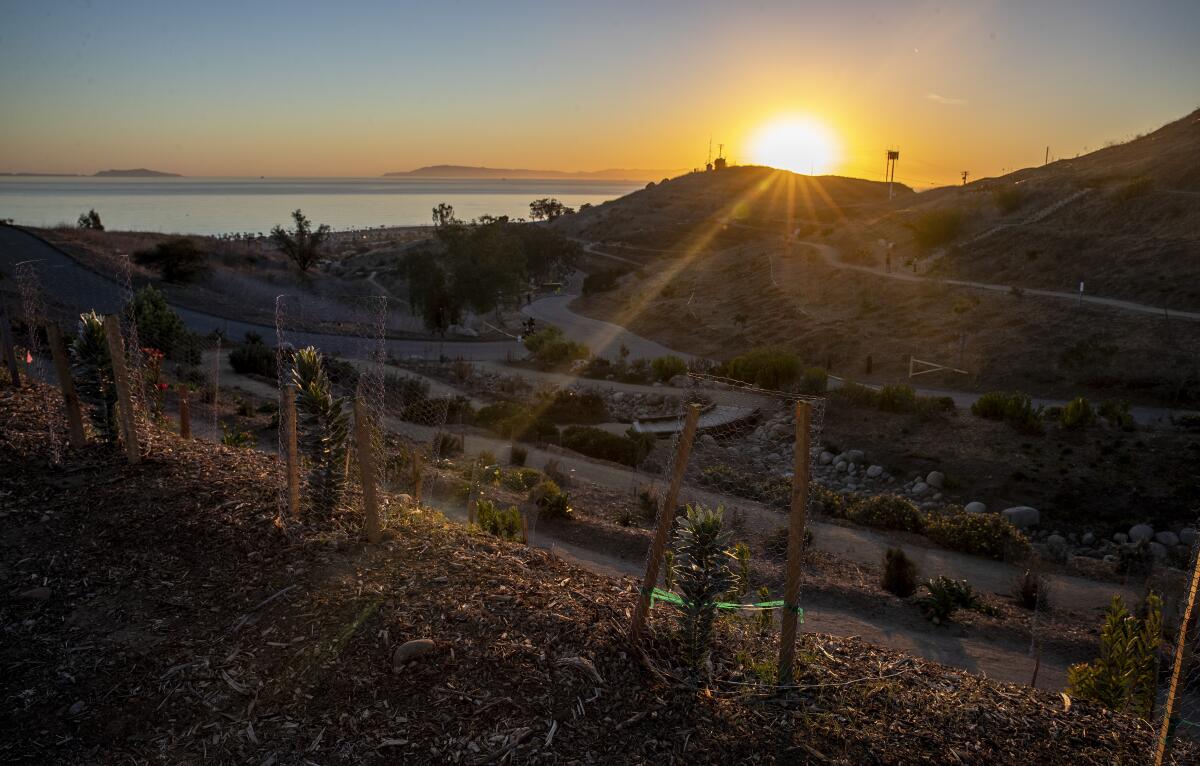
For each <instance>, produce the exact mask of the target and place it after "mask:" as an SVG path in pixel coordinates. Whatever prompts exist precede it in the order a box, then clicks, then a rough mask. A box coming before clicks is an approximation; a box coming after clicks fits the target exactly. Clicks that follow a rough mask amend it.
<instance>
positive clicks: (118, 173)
mask: <svg viewBox="0 0 1200 766" xmlns="http://www.w3.org/2000/svg"><path fill="white" fill-rule="evenodd" d="M95 177H96V178H182V177H183V176H181V175H179V174H178V173H164V172H163V171H161V170H149V169H147V168H131V169H129V170H101V171H100V172H98V173H96V175H95Z"/></svg>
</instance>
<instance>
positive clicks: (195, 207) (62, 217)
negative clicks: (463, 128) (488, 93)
mask: <svg viewBox="0 0 1200 766" xmlns="http://www.w3.org/2000/svg"><path fill="white" fill-rule="evenodd" d="M642 186H643V184H642V183H639V182H626V181H589V180H557V179H552V180H528V179H519V180H511V181H510V180H500V179H495V180H493V179H478V180H467V179H463V180H460V179H453V180H437V179H413V178H90V177H85V178H46V177H16V176H9V177H0V218H8V219H12V221H13V222H14V223H17V224H25V225H28V226H54V225H57V224H62V223H66V224H70V225H74V224H75V220H76V219H77V218H78V217H79V214H80V213H85V212H87V211H88V210H89V209H92V208H94V209H95V210H96V212H97V213H99V214H100V218H101V220H102V221H103V222H104V225H105V228H108V229H112V230H122V231H154V232H170V233H179V234H234V233H259V232H263V233H265V232H268V231H270V230H271V227H273V226H274V225H275V224H284V225H287V224H289V222H290V220H291V219H290V217H289V216H290V215H291V212H292V211H293V210H295V209H296V208H300V209H302V210H303V211H304V213H305V215H307V216H308V217H309V219H310V220H311V221H313V223H314V224H319V223H325V224H329V226H330V227H332V228H333V229H334V230H346V229H368V228H375V227H380V226H413V225H424V224H429V223H431V222H432V219H431V211H432V209H433V207H434V206H435V205H437V204H438V203H439V202H446V203H449V204H451V205H453V206H454V210H455V213H456V214H457V216H458V217H459V218H461V219H463V220H470V219H472V218H477V217H479V216H481V215H494V216H500V215H507V216H509V217H511V218H522V217H528V216H529V203H530V202H531V201H532V200H535V199H538V198H541V197H556V198H557V199H558V200H560V201H561V202H562V203H563V204H565V205H568V206H570V207H575V208H578V207H579V206H580V205H581V204H583V203H585V202H590V203H591V204H593V205H595V204H599V203H601V202H604V201H606V200H610V199H614V198H616V197H620V196H622V195H624V194H628V193H629V192H631V191H634V190H636V189H640V188H642Z"/></svg>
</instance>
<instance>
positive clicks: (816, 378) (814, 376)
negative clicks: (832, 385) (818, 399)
mask: <svg viewBox="0 0 1200 766" xmlns="http://www.w3.org/2000/svg"><path fill="white" fill-rule="evenodd" d="M828 388H829V373H828V372H826V371H825V368H824V367H806V368H805V369H804V373H803V374H802V375H801V377H800V391H801V393H805V394H812V395H813V396H816V395H819V394H823V393H825V391H826V389H828Z"/></svg>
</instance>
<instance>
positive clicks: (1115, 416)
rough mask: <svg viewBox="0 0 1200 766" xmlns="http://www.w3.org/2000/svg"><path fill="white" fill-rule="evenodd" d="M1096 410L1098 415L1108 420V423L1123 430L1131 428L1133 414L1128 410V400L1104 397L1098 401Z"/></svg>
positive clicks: (1132, 425)
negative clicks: (1098, 405) (1098, 404)
mask: <svg viewBox="0 0 1200 766" xmlns="http://www.w3.org/2000/svg"><path fill="white" fill-rule="evenodd" d="M1097 412H1098V414H1099V415H1100V417H1102V418H1104V419H1105V420H1107V421H1108V424H1109V425H1111V426H1113V427H1115V428H1120V429H1123V430H1125V431H1130V430H1133V427H1134V421H1133V415H1131V414H1130V412H1129V402H1127V401H1123V400H1122V401H1117V400H1115V399H1105V400H1104V401H1102V402H1100V407H1099V409H1098V410H1097Z"/></svg>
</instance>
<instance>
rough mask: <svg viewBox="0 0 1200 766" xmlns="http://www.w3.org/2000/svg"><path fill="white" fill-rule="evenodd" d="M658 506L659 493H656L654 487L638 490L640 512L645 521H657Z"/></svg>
mask: <svg viewBox="0 0 1200 766" xmlns="http://www.w3.org/2000/svg"><path fill="white" fill-rule="evenodd" d="M658 504H659V499H658V493H657V492H655V491H654V487H642V488H641V489H639V490H638V510H639V511H640V512H641V514H642V518H643V519H645V520H646V521H654V520H655V519H657V518H658Z"/></svg>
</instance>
